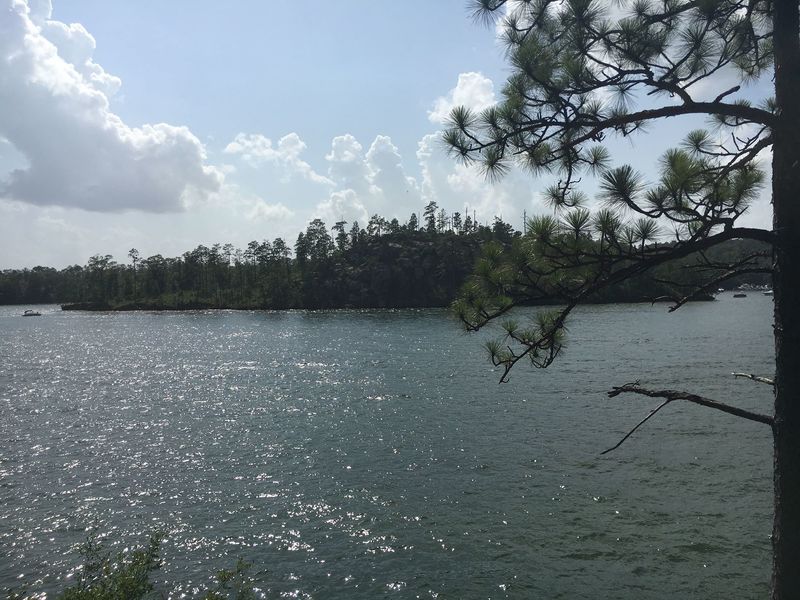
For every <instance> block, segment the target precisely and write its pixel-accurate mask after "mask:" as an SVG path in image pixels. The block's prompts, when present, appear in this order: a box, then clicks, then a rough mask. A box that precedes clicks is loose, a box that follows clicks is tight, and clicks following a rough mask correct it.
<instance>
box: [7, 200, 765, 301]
mask: <svg viewBox="0 0 800 600" xmlns="http://www.w3.org/2000/svg"><path fill="white" fill-rule="evenodd" d="M574 217H575V219H577V220H575V219H573V221H572V222H570V221H569V219H567V220H563V221H559V220H557V219H555V218H554V217H547V216H544V217H536V218H533V219H528V220H527V221H526V223H525V225H524V227H523V231H522V232H520V231H517V230H515V229H514V227H512V226H511V225H510V224H509V223H507V222H505V221H503V219H502V218H500V217H496V218H495V219H494V220H493V222H492V223H491V225H489V224H481V223H478V222H477V221H476V220H475V219H474V218H472V217H470V216H467V217H466V218H462V216H461V214H459V213H457V212H456V213H453V214H452V215H448V214H447V213H446V212H445V211H444V210H442V209H440V208H439V207H438V206H437V205H436V203H435V202H430V203H429V204H428V205H427V206H426V207H425V210H424V211H423V213H422V219H419V218H418V217H417V215H416V214H412V215H411V216H410V218H409V219H408V221H406V222H405V223H403V224H401V223H399V222H398V220H397V219H391V220H387V219H384V218H383V217H381V216H379V215H373V216H372V217H371V218H370V219H369V222H368V223H367V225H366V227H363V228H362V227H361V226H360V225H359V223H358V222H353V223H352V224H350V223H348V222H346V221H337V222H336V223H335V224H334V225H333V226H332V227H328V226H327V225H326V224H325V222H324V221H322V220H321V219H314V220H312V221H311V222H310V223H309V224H308V226H307V227H306V229H305V231H303V232H301V233H300V234H299V235H298V236H297V240H296V241H295V243H294V245H293V247H290V245H289V244H288V243H287V242H286V241H285V240H283V239H282V238H275V239H274V240H271V241H270V240H263V241H261V242H259V241H256V240H253V241H251V242H249V243H248V244H247V246H246V247H244V248H237V247H235V246H234V245H233V244H229V243H226V244H214V245H212V246H210V247H209V246H205V245H200V246H197V247H196V248H194V249H193V250H189V251H187V252H184V253H183V254H182V255H181V256H179V257H174V258H165V257H164V256H162V255H160V254H156V255H153V256H150V257H147V258H143V257H142V256H141V255H140V253H139V251H138V250H136V249H135V248H134V249H131V250H130V252H129V253H128V256H127V258H128V262H127V263H119V262H117V261H115V260H114V257H113V256H111V255H100V254H98V255H94V256H92V257H90V258H89V260H88V262H87V264H86V265H85V266H78V265H74V266H70V267H67V268H65V269H61V270H57V269H54V268H51V267H41V266H40V267H35V268H33V269H16V270H6V271H3V272H2V273H0V304H43V303H60V304H65V305H72V306H73V307H74V308H86V309H117V310H126V309H129V310H132V309H154V310H157V309H178V310H180V309H193V308H239V309H288V308H310V309H319V308H408V307H434V306H447V305H448V304H450V303H451V302H452V300H453V299H454V298H455V297H456V295H457V293H458V290H459V289H460V288H461V287H462V285H463V284H464V282H465V281H466V280H467V279H468V276H469V275H470V274H471V273H472V272H473V269H474V268H475V266H476V264H478V265H480V264H481V256H486V255H493V254H496V253H497V252H498V251H501V250H503V249H507V250H511V249H513V248H514V247H516V246H518V245H520V244H523V243H524V242H525V240H526V239H528V238H530V236H531V235H533V232H534V229H535V230H536V231H539V230H540V229H541V228H542V227H553V228H555V229H554V231H556V230H557V231H558V232H559V235H560V236H561V238H562V241H564V240H566V241H569V240H573V239H580V243H581V244H584V245H585V244H589V245H591V244H595V245H597V244H599V245H601V246H602V244H604V243H605V241H604V240H605V236H604V234H603V231H604V227H607V223H605V224H604V223H603V222H602V221H594V222H592V221H590V219H589V217H588V215H583V216H581V215H575V216H574ZM652 233H653V231H652V230H649V229H647V228H646V227H645V228H644V229H640V230H636V229H635V228H631V229H629V230H625V232H624V236H623V237H624V239H625V240H627V241H626V242H625V243H628V244H631V245H639V246H642V247H643V246H644V245H645V244H651V243H657V242H655V241H654V239H651V238H650V236H651V234H652ZM576 236H577V238H576ZM740 246H741V245H740ZM740 246H737V247H735V248H734V247H731V248H730V249H728V250H726V252H728V253H732V254H737V253H740V252H741V251H743V248H742V247H740ZM683 271H684V270H683V269H682V268H680V267H676V266H666V267H664V268H663V269H662V270H661V271H660V273H659V274H657V276H653V277H650V278H640V279H638V280H632V281H625V282H622V283H621V284H620V285H619V286H617V287H615V288H611V289H607V290H603V292H602V293H598V294H597V295H596V297H595V298H594V299H593V300H594V301H597V302H600V301H608V302H611V301H641V300H646V299H653V298H657V297H663V296H670V295H672V296H674V295H675V294H676V293H677V292H676V289H675V285H676V282H677V283H679V282H680V281H686V280H687V278H689V277H694V275H693V274H692V272H688V271H687V272H685V273H684V272H683ZM658 275H660V277H659V276H658ZM749 281H750V282H754V283H762V282H761V281H760V280H753V279H752V278H751V279H750V280H749ZM558 300H560V298H559V297H558V295H557V294H553V296H552V297H551V298H541V297H540V298H537V299H535V302H532V303H537V304H542V303H548V302H556V301H558Z"/></svg>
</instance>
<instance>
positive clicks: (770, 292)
mask: <svg viewBox="0 0 800 600" xmlns="http://www.w3.org/2000/svg"><path fill="white" fill-rule="evenodd" d="M764 295H765V296H772V290H767V291H766V292H764Z"/></svg>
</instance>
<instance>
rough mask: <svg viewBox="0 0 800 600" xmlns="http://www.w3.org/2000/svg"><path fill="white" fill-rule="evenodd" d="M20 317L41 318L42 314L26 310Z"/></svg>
mask: <svg viewBox="0 0 800 600" xmlns="http://www.w3.org/2000/svg"><path fill="white" fill-rule="evenodd" d="M22 316H23V317H41V316H42V313H40V312H38V311H35V310H31V309H28V310H26V311H25V312H24V313H22Z"/></svg>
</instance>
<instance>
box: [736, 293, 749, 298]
mask: <svg viewBox="0 0 800 600" xmlns="http://www.w3.org/2000/svg"><path fill="white" fill-rule="evenodd" d="M733 297H734V298H747V294H734V295H733Z"/></svg>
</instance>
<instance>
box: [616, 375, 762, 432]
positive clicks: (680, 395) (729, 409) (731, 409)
mask: <svg viewBox="0 0 800 600" xmlns="http://www.w3.org/2000/svg"><path fill="white" fill-rule="evenodd" d="M626 393H630V394H639V395H642V396H649V397H650V398H666V399H667V400H669V401H670V402H672V401H673V400H686V401H688V402H691V403H693V404H699V405H700V406H706V407H708V408H714V409H716V410H719V411H722V412H725V413H728V414H729V415H734V416H736V417H741V418H743V419H747V420H749V421H755V422H757V423H764V424H765V425H769V426H770V427H772V426H773V424H774V423H775V420H774V419H773V418H772V417H770V416H769V415H762V414H760V413H755V412H752V411H749V410H744V409H743V408H738V407H736V406H731V405H730V404H725V403H723V402H719V401H717V400H711V399H710V398H704V397H703V396H698V395H696V394H690V393H688V392H679V391H676V390H648V389H646V388H643V387H640V386H639V384H638V383H626V384H625V385H622V386H620V387H615V388H613V389H612V390H611V391H610V392H608V397H609V398H613V397H615V396H619V395H620V394H626Z"/></svg>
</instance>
